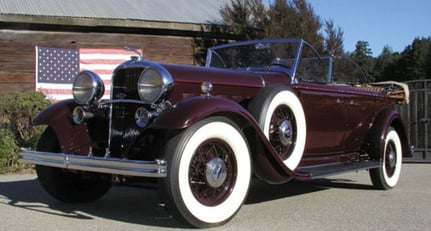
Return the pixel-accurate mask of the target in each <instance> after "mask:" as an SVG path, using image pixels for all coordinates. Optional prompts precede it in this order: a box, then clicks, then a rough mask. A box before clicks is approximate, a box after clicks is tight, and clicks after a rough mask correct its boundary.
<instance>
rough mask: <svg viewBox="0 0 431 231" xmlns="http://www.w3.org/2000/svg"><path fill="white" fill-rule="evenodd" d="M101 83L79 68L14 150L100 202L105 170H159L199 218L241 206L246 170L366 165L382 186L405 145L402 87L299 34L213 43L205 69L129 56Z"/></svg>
mask: <svg viewBox="0 0 431 231" xmlns="http://www.w3.org/2000/svg"><path fill="white" fill-rule="evenodd" d="M103 91H104V86H103V82H102V81H101V80H100V78H99V77H98V76H97V75H96V74H95V73H93V72H91V71H84V72H82V73H80V74H79V75H78V76H77V77H76V79H75V81H74V84H73V97H74V99H71V100H65V101H60V102H58V103H56V104H53V105H52V106H50V107H48V108H47V109H46V110H44V111H43V112H41V113H40V115H39V116H38V117H37V118H36V120H35V124H37V125H41V124H45V125H48V127H47V129H46V131H45V132H44V134H43V135H42V137H41V139H40V141H39V144H38V147H37V150H29V149H21V151H20V158H21V160H22V161H23V162H27V163H34V164H36V170H37V173H38V176H39V180H40V182H41V184H42V185H43V187H44V188H45V189H46V190H47V191H48V192H49V193H50V194H51V195H53V196H54V197H55V198H57V199H59V200H62V201H66V202H87V201H92V200H95V199H98V198H100V197H101V196H102V195H103V194H104V193H105V192H106V191H107V190H108V189H109V188H110V186H111V182H112V179H113V178H115V179H122V181H128V180H131V179H133V181H136V179H137V178H138V179H157V181H158V186H159V190H160V194H161V198H162V200H163V201H164V203H166V206H167V208H168V210H169V211H170V212H171V213H172V214H173V215H174V216H175V217H176V218H178V219H179V220H182V221H185V222H186V223H188V224H190V225H192V226H196V227H208V226H215V225H220V224H223V223H226V222H227V221H229V220H230V219H231V218H232V217H233V216H234V214H235V213H236V212H237V211H238V210H239V208H240V207H241V205H242V203H243V201H244V199H245V197H246V195H247V192H248V188H249V185H250V184H249V182H250V179H251V176H252V174H254V175H256V176H257V177H258V178H259V179H260V180H262V181H264V182H266V183H270V184H281V183H285V182H287V181H289V180H291V179H292V178H294V179H299V180H311V179H315V178H319V177H325V176H328V175H332V174H337V173H342V172H346V171H357V170H362V169H369V170H370V176H371V180H372V182H373V184H374V186H375V187H376V188H382V189H389V188H392V187H394V186H395V185H396V183H397V181H398V178H399V175H400V171H401V159H402V157H403V156H408V155H409V154H410V150H409V145H408V140H407V136H406V132H405V128H404V125H403V123H402V120H401V118H400V114H399V113H398V111H397V110H396V105H397V104H402V103H408V88H406V87H405V85H403V84H400V83H395V82H384V83H367V82H366V80H365V78H364V76H363V73H362V72H361V70H360V68H358V67H357V66H356V65H355V64H354V63H353V62H350V61H348V60H346V59H337V58H335V57H320V56H319V55H318V54H317V52H316V51H315V50H314V49H313V48H312V47H311V46H310V45H309V44H308V43H306V42H305V41H303V40H301V39H268V40H258V41H247V42H239V43H232V44H226V45H221V46H217V47H213V48H210V49H209V50H208V57H207V64H206V66H205V67H195V66H182V65H173V64H161V63H154V62H149V61H146V60H143V59H142V58H140V57H132V59H131V60H129V61H127V62H125V63H123V64H121V65H120V66H118V67H117V68H116V70H115V71H114V74H113V76H112V87H111V97H110V99H101V96H102V95H103ZM113 176H117V177H113Z"/></svg>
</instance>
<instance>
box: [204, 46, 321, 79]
mask: <svg viewBox="0 0 431 231" xmlns="http://www.w3.org/2000/svg"><path fill="white" fill-rule="evenodd" d="M275 43H294V44H295V46H296V48H295V49H296V51H295V52H294V55H293V57H292V61H293V63H292V65H291V67H287V66H284V65H280V64H277V63H276V62H273V63H271V64H270V65H267V66H244V67H240V68H228V67H226V66H225V67H217V68H223V69H234V70H238V69H240V70H245V71H273V72H284V73H286V74H288V75H289V76H291V77H293V76H294V74H295V71H296V68H297V65H298V61H299V58H300V55H301V50H302V47H303V45H304V44H307V43H306V42H305V41H304V40H302V39H297V38H287V39H261V40H250V41H241V42H234V43H228V44H223V45H219V46H214V47H210V48H208V52H207V57H206V62H205V66H206V67H214V66H211V62H212V61H213V59H214V58H217V59H219V60H221V61H223V62H224V61H225V60H224V59H223V58H222V56H221V55H220V54H219V52H218V51H221V50H225V49H229V48H235V47H241V46H248V45H253V44H255V45H256V46H258V45H260V44H275ZM309 46H310V45H309ZM310 47H312V46H310ZM313 49H314V48H313ZM316 54H317V55H318V53H317V52H316ZM274 61H276V59H274Z"/></svg>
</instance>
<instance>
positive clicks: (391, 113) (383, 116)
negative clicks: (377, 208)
mask: <svg viewBox="0 0 431 231" xmlns="http://www.w3.org/2000/svg"><path fill="white" fill-rule="evenodd" d="M389 127H393V128H394V129H395V130H396V131H397V133H398V136H399V137H400V139H401V144H402V149H403V156H404V157H409V156H411V150H410V148H409V140H408V137H407V133H406V129H405V126H404V123H403V121H402V119H401V117H400V114H399V113H398V111H397V110H395V109H384V110H382V111H380V112H379V114H378V115H377V116H376V119H375V120H374V122H373V127H372V128H371V129H370V131H369V133H368V136H367V139H366V142H365V148H364V149H365V152H366V153H368V154H369V155H370V156H371V157H372V158H373V159H375V160H382V158H383V157H382V155H383V152H384V147H385V135H386V133H387V131H388V129H389Z"/></svg>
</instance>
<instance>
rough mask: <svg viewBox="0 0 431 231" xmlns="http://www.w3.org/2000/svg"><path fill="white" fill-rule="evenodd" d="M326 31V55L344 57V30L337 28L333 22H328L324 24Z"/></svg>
mask: <svg viewBox="0 0 431 231" xmlns="http://www.w3.org/2000/svg"><path fill="white" fill-rule="evenodd" d="M324 31H325V34H326V37H325V43H324V50H325V53H326V54H328V55H333V56H340V55H343V54H344V50H343V34H344V32H343V30H342V29H341V28H340V27H338V28H335V25H334V22H333V21H332V20H327V21H325V23H324Z"/></svg>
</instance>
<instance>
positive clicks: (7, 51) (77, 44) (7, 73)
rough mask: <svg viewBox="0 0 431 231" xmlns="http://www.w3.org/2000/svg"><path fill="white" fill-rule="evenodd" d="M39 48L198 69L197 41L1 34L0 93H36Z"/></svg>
mask: <svg viewBox="0 0 431 231" xmlns="http://www.w3.org/2000/svg"><path fill="white" fill-rule="evenodd" d="M35 46H51V47H62V48H120V49H121V48H123V47H124V46H131V47H136V48H140V49H142V50H143V54H144V57H145V59H147V60H151V61H157V62H167V63H176V64H189V65H195V60H194V53H195V48H194V45H193V38H191V37H176V36H156V35H133V34H112V33H73V32H41V31H14V30H0V91H1V92H20V91H32V90H34V89H35V65H36V63H35Z"/></svg>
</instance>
